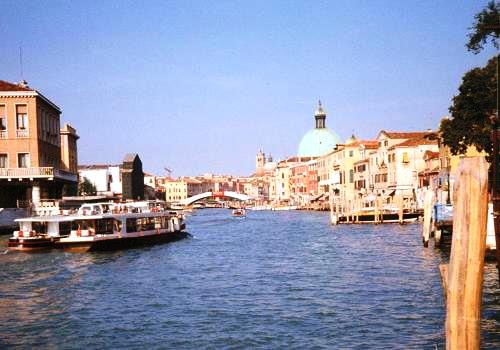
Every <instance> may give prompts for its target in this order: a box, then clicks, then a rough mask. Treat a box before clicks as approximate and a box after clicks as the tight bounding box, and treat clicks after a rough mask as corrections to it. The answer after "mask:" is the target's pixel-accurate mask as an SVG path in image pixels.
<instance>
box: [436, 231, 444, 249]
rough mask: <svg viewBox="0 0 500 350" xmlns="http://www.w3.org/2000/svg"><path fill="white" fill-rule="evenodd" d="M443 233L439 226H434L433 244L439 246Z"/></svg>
mask: <svg viewBox="0 0 500 350" xmlns="http://www.w3.org/2000/svg"><path fill="white" fill-rule="evenodd" d="M442 233H443V230H442V229H440V228H436V230H435V231H434V246H435V247H439V246H440V245H441V235H442Z"/></svg>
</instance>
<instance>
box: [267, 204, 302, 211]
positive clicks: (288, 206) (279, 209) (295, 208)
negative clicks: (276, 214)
mask: <svg viewBox="0 0 500 350" xmlns="http://www.w3.org/2000/svg"><path fill="white" fill-rule="evenodd" d="M297 208H298V207H297V206H296V205H286V206H280V207H272V208H271V210H275V211H281V210H297Z"/></svg>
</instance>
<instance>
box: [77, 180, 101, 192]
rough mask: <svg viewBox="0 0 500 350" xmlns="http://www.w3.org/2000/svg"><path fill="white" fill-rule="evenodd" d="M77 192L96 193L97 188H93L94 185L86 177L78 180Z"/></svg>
mask: <svg viewBox="0 0 500 350" xmlns="http://www.w3.org/2000/svg"><path fill="white" fill-rule="evenodd" d="M78 193H80V195H81V196H85V195H91V196H92V195H95V194H96V193H97V189H96V188H95V185H94V184H93V183H92V182H90V180H89V179H87V178H86V177H84V178H83V181H82V182H80V184H79V185H78Z"/></svg>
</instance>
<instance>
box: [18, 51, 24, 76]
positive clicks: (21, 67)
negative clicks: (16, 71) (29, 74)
mask: <svg viewBox="0 0 500 350" xmlns="http://www.w3.org/2000/svg"><path fill="white" fill-rule="evenodd" d="M19 68H20V71H21V80H24V72H23V46H22V44H21V45H19Z"/></svg>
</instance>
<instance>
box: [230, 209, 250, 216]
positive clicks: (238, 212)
mask: <svg viewBox="0 0 500 350" xmlns="http://www.w3.org/2000/svg"><path fill="white" fill-rule="evenodd" d="M246 215H247V212H246V210H245V209H243V208H240V209H234V210H233V216H237V217H245V216H246Z"/></svg>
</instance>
